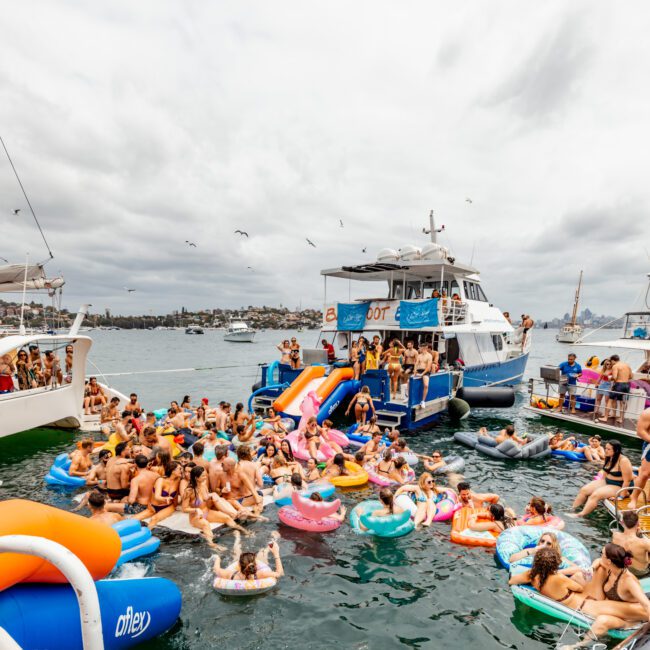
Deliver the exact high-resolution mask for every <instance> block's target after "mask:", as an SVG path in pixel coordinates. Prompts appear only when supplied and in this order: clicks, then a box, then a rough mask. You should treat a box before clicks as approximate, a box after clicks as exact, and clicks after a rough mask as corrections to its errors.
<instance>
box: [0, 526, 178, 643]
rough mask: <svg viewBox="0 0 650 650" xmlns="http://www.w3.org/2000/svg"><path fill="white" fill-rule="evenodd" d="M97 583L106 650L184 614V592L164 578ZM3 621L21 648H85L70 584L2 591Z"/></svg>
mask: <svg viewBox="0 0 650 650" xmlns="http://www.w3.org/2000/svg"><path fill="white" fill-rule="evenodd" d="M105 528H107V529H109V530H110V527H108V526H105ZM14 557H15V556H14ZM95 586H96V587H97V595H98V597H99V607H100V610H101V617H102V632H103V637H104V648H105V649H106V650H118V649H123V648H130V647H133V646H135V645H139V644H140V643H143V642H146V641H150V640H152V639H154V638H156V637H157V636H159V635H161V634H163V633H164V632H166V631H167V630H168V629H169V628H170V627H171V626H172V625H173V624H174V623H175V622H176V620H177V619H178V616H179V615H180V612H181V592H180V591H179V589H178V587H177V586H176V585H175V584H174V583H173V582H171V580H167V579H166V578H137V579H133V580H100V581H99V582H97V583H95ZM35 612H37V613H38V614H37V615H35V614H34V613H35ZM0 621H1V622H2V627H4V628H5V630H6V631H7V632H8V633H9V635H10V636H11V637H12V638H13V639H14V640H15V641H16V643H18V644H19V646H20V647H22V648H47V649H48V650H71V649H73V648H81V647H83V642H82V639H81V622H80V620H79V604H78V602H77V596H76V594H75V592H74V589H73V588H72V587H71V586H70V585H43V584H38V585H26V584H22V585H16V586H15V587H12V588H11V589H7V590H6V591H3V592H2V593H0Z"/></svg>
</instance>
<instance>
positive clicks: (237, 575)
mask: <svg viewBox="0 0 650 650" xmlns="http://www.w3.org/2000/svg"><path fill="white" fill-rule="evenodd" d="M278 537H279V533H277V532H274V533H272V534H271V538H272V539H271V543H270V544H269V545H268V546H265V547H264V548H263V549H262V550H260V551H258V553H257V554H255V553H242V549H241V536H240V533H239V531H235V544H234V546H233V549H232V552H233V559H232V564H236V566H235V568H234V570H229V569H228V568H225V569H223V568H221V558H220V557H219V556H218V555H217V556H216V557H215V558H214V566H213V568H212V570H213V571H214V574H215V575H216V576H217V578H223V579H224V580H263V579H264V578H281V577H282V576H283V575H284V568H283V567H282V560H281V559H280V548H279V546H278V544H277V542H276V541H275V540H276V539H277V538H278ZM269 553H271V554H272V555H273V559H274V560H275V571H273V570H272V569H271V568H269V567H268V561H269ZM265 567H266V568H265Z"/></svg>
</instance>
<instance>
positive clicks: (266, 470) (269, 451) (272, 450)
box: [256, 442, 278, 475]
mask: <svg viewBox="0 0 650 650" xmlns="http://www.w3.org/2000/svg"><path fill="white" fill-rule="evenodd" d="M277 453H278V448H277V447H276V445H275V443H274V442H269V443H268V444H267V445H266V449H265V450H264V453H263V454H262V455H261V456H259V457H258V459H257V461H256V462H257V464H258V465H259V466H260V469H261V471H262V474H269V475H270V472H271V466H272V464H273V459H274V458H275V456H276V455H277Z"/></svg>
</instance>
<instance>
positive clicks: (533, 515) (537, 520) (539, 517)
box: [526, 497, 553, 526]
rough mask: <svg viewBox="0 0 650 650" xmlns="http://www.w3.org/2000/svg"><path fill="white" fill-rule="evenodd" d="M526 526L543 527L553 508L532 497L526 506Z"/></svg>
mask: <svg viewBox="0 0 650 650" xmlns="http://www.w3.org/2000/svg"><path fill="white" fill-rule="evenodd" d="M526 514H527V515H528V517H529V518H528V519H527V520H526V526H545V525H546V523H547V520H548V518H549V517H550V516H552V515H553V508H552V507H551V504H550V503H546V501H544V499H542V498H540V497H532V498H531V500H530V501H529V502H528V505H527V506H526Z"/></svg>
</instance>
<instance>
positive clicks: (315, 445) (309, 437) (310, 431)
mask: <svg viewBox="0 0 650 650" xmlns="http://www.w3.org/2000/svg"><path fill="white" fill-rule="evenodd" d="M320 434H321V428H320V427H319V426H318V421H317V420H316V417H315V416H312V417H310V418H309V419H308V420H307V429H306V430H305V433H304V434H303V435H304V437H305V442H306V445H307V451H308V452H309V456H310V457H311V458H314V459H316V460H318V450H319V449H320V446H321V442H322V441H321V439H320Z"/></svg>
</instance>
